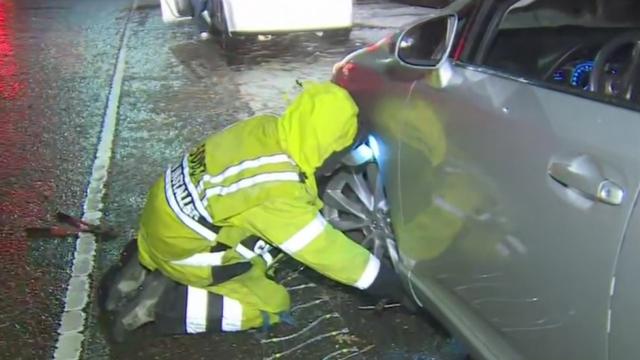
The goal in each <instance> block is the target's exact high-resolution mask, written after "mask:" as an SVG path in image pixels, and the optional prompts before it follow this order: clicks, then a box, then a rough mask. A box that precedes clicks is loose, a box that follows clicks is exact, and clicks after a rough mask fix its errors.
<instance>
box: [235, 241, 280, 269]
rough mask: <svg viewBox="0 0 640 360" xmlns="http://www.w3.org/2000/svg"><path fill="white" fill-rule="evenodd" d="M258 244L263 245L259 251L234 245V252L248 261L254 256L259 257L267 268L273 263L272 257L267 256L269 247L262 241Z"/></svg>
mask: <svg viewBox="0 0 640 360" xmlns="http://www.w3.org/2000/svg"><path fill="white" fill-rule="evenodd" d="M260 242H262V243H263V244H264V245H263V246H262V247H261V248H259V249H257V248H254V249H253V250H251V249H249V248H248V247H246V246H244V245H242V244H238V245H236V247H235V250H236V252H238V254H240V255H242V257H244V258H245V259H248V260H250V259H253V258H254V257H256V256H261V257H262V258H263V259H264V261H265V262H266V263H267V266H269V265H271V263H272V262H273V256H271V254H269V250H271V246H269V245H267V243H266V242H264V241H262V240H260V241H259V242H258V243H260Z"/></svg>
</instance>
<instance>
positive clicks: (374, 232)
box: [322, 162, 397, 264]
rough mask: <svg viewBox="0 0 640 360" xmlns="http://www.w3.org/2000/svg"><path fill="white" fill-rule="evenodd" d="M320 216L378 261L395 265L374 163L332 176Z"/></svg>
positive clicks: (376, 166)
mask: <svg viewBox="0 0 640 360" xmlns="http://www.w3.org/2000/svg"><path fill="white" fill-rule="evenodd" d="M322 200H323V202H324V208H323V210H322V211H323V215H324V216H325V218H326V219H327V220H328V221H329V222H330V223H331V224H332V225H333V226H334V227H335V228H336V229H338V230H341V231H344V232H345V233H347V234H348V235H349V236H350V237H351V238H353V239H354V240H356V241H358V242H359V243H360V244H361V245H362V246H364V247H365V248H367V249H368V250H370V251H371V252H372V253H373V255H375V256H376V257H377V258H378V259H387V260H390V261H391V262H392V263H393V264H395V263H396V261H397V252H396V247H395V238H394V236H393V230H392V227H391V220H390V217H389V207H388V203H387V198H386V195H385V192H384V187H383V184H382V179H381V174H380V171H379V169H378V165H377V164H376V163H373V162H371V163H367V164H365V165H364V166H359V167H343V168H341V169H340V170H339V171H338V172H336V173H335V174H333V175H332V176H331V178H330V179H329V181H328V182H327V186H326V188H325V191H324V194H323V196H322Z"/></svg>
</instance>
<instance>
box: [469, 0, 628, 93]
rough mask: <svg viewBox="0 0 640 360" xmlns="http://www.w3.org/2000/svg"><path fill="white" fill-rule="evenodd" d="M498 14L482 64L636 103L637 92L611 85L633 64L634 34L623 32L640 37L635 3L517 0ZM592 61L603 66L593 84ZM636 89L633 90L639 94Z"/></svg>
mask: <svg viewBox="0 0 640 360" xmlns="http://www.w3.org/2000/svg"><path fill="white" fill-rule="evenodd" d="M503 12H504V15H503V16H502V18H501V19H500V22H499V25H498V27H497V30H496V31H494V32H493V34H494V35H493V36H494V37H493V39H492V41H491V42H490V43H489V44H488V45H489V46H488V47H487V49H486V51H485V53H484V56H483V57H482V58H481V60H480V62H481V63H482V65H484V66H486V67H488V68H491V69H494V70H497V71H499V72H501V73H505V74H508V75H512V76H515V77H518V78H524V79H526V80H531V81H534V82H539V83H543V84H546V85H552V86H554V87H556V88H558V89H560V90H565V91H569V92H576V91H581V92H584V93H585V95H589V96H596V97H605V98H606V97H610V98H623V100H629V101H633V102H637V103H640V94H636V95H632V96H630V97H629V98H628V99H627V98H625V97H624V96H622V95H623V94H622V93H621V92H623V90H622V89H620V88H616V86H618V87H620V86H621V85H620V84H618V83H624V79H622V75H623V74H626V73H627V70H629V69H628V67H629V66H632V61H631V60H632V58H633V52H634V50H633V49H634V47H633V45H634V39H636V38H634V35H633V34H631V35H627V34H629V33H633V32H638V33H637V34H638V35H637V41H640V17H639V16H638V14H640V1H634V0H607V1H596V0H593V1H578V0H574V1H566V0H565V1H559V0H522V1H517V2H513V3H512V4H511V5H510V6H508V7H507V8H506V9H503ZM625 36H630V37H629V39H627V40H628V41H626V42H625V41H620V39H622V38H624V37H625ZM617 42H620V44H619V46H617V47H614V48H612V49H611V51H609V53H608V54H607V58H606V59H605V60H606V61H600V62H599V64H597V63H594V61H595V59H596V56H597V55H598V54H601V52H602V51H604V50H606V49H607V47H611V45H610V44H611V43H617ZM594 65H602V66H601V67H597V78H598V79H597V81H596V82H595V83H592V82H591V77H592V76H591V73H592V72H593V71H594ZM638 71H640V69H638ZM638 73H640V72H638ZM594 85H596V87H597V88H594ZM637 87H638V88H639V89H638V91H635V92H637V93H640V85H639V86H637Z"/></svg>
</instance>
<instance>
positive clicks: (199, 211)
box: [138, 83, 380, 312]
mask: <svg viewBox="0 0 640 360" xmlns="http://www.w3.org/2000/svg"><path fill="white" fill-rule="evenodd" d="M357 113H358V108H357V106H356V105H355V103H354V102H353V100H352V99H351V97H350V95H349V94H348V93H347V92H346V91H345V90H343V89H342V88H340V87H338V86H336V85H334V84H332V83H319V84H317V83H316V84H306V85H305V87H304V90H303V91H302V93H301V95H300V96H299V97H298V98H297V99H296V100H295V101H294V102H293V103H292V104H291V106H290V107H289V108H288V109H287V110H286V112H285V113H284V114H283V115H282V117H280V118H277V117H275V116H256V117H253V118H250V119H247V120H244V121H240V122H238V123H236V124H234V125H232V126H231V127H229V128H227V129H225V130H223V131H222V132H219V133H217V134H214V135H212V136H210V137H209V138H208V139H206V141H205V142H204V143H202V144H201V145H199V146H197V147H196V148H195V149H193V150H192V151H191V152H190V153H189V154H187V155H186V156H185V157H184V158H183V159H182V161H181V162H180V163H179V164H177V165H175V166H173V167H171V168H169V169H168V170H167V171H166V173H165V174H164V176H163V177H161V178H160V179H159V180H158V182H157V183H156V184H155V185H154V186H153V187H152V189H151V191H150V193H149V195H148V198H147V203H146V205H145V209H144V211H143V214H142V218H141V225H140V231H139V234H138V244H139V248H140V260H141V262H142V263H143V264H144V265H145V266H147V267H149V268H151V269H160V270H161V271H163V272H164V273H165V274H166V275H167V276H169V277H171V278H173V279H174V280H176V281H179V282H181V283H184V284H188V285H192V286H199V287H210V286H213V287H212V288H211V291H215V292H217V293H221V294H223V295H225V296H229V297H232V298H236V299H240V298H242V299H243V300H244V298H246V299H250V298H254V299H255V298H256V297H259V298H260V299H255V300H247V301H253V302H255V303H256V304H255V305H256V306H259V307H260V308H263V309H264V310H266V311H270V312H279V311H284V310H286V308H287V307H288V306H289V303H288V301H289V299H288V296H287V295H286V292H285V293H284V294H283V293H282V292H283V291H282V290H279V289H276V288H275V287H271V288H269V286H270V285H264V286H265V287H266V288H262V289H247V288H251V287H252V286H253V285H255V284H252V283H251V281H250V280H247V282H246V283H244V284H243V285H239V284H238V282H237V281H226V280H227V279H226V278H225V279H216V278H217V276H218V272H217V271H218V269H220V268H219V267H216V266H219V265H230V264H238V263H242V262H245V264H246V262H247V261H249V262H250V263H251V264H252V265H253V269H252V272H261V271H262V272H263V270H264V268H265V266H266V263H268V262H269V261H270V259H269V254H268V253H266V252H264V251H262V250H263V249H264V248H265V245H271V246H275V247H278V248H280V249H281V250H282V251H284V252H286V253H287V254H289V255H291V256H293V257H294V258H296V259H298V260H299V261H301V262H302V263H304V264H306V265H308V266H309V267H311V268H313V269H315V270H317V271H318V272H320V273H322V274H324V275H326V276H328V277H330V278H332V279H334V280H337V281H339V282H341V283H344V284H347V285H352V286H355V287H357V288H360V289H366V288H368V287H369V286H370V285H371V284H372V283H373V281H374V280H375V278H376V276H377V275H378V271H379V268H380V262H379V261H378V259H376V258H375V257H374V256H373V255H371V254H370V253H369V252H368V251H367V250H366V249H364V248H363V247H361V246H360V245H358V244H356V243H354V242H353V241H351V240H350V239H349V238H347V237H346V236H345V235H344V234H343V233H341V232H340V231H338V230H336V229H334V228H333V227H332V226H331V225H330V224H328V223H327V222H326V221H325V219H324V218H323V217H322V215H321V214H320V213H319V210H320V209H321V207H322V202H321V201H320V199H319V198H318V189H317V186H316V182H315V177H314V172H315V170H316V168H317V167H318V166H320V165H321V164H322V163H323V162H324V160H325V159H326V158H327V157H329V155H331V154H332V153H333V152H337V151H339V150H341V149H343V148H345V147H347V146H348V145H350V144H351V143H352V142H353V140H354V137H355V136H356V131H357ZM252 236H254V237H259V238H260V239H264V240H265V241H266V242H267V243H268V244H264V243H263V242H258V244H257V245H256V246H254V247H253V248H251V247H250V246H247V245H246V242H245V240H246V239H247V238H251V237H252ZM254 243H255V242H254ZM266 247H267V248H268V246H266ZM263 258H264V259H265V260H263ZM212 269H213V270H212ZM256 269H258V270H256ZM256 276H264V275H256ZM244 277H245V278H246V277H247V276H244ZM248 277H250V276H248ZM238 278H242V277H238ZM220 281H225V282H222V283H220ZM261 286H262V285H261ZM258 292H262V293H264V294H257V293H258ZM270 292H272V294H270ZM276 293H277V294H276ZM265 297H270V298H269V299H268V300H265ZM274 297H275V300H274Z"/></svg>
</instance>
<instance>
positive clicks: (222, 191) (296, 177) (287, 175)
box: [206, 172, 300, 198]
mask: <svg viewBox="0 0 640 360" xmlns="http://www.w3.org/2000/svg"><path fill="white" fill-rule="evenodd" d="M272 181H296V182H297V181H300V174H298V173H297V172H277V173H266V174H260V175H256V176H252V177H249V178H246V179H242V180H240V181H238V182H235V183H233V184H231V185H229V186H216V187H213V188H211V189H207V192H206V197H207V198H209V197H212V196H224V195H228V194H231V193H233V192H236V191H238V190H241V189H244V188H248V187H250V186H254V185H257V184H261V183H265V182H272Z"/></svg>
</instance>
